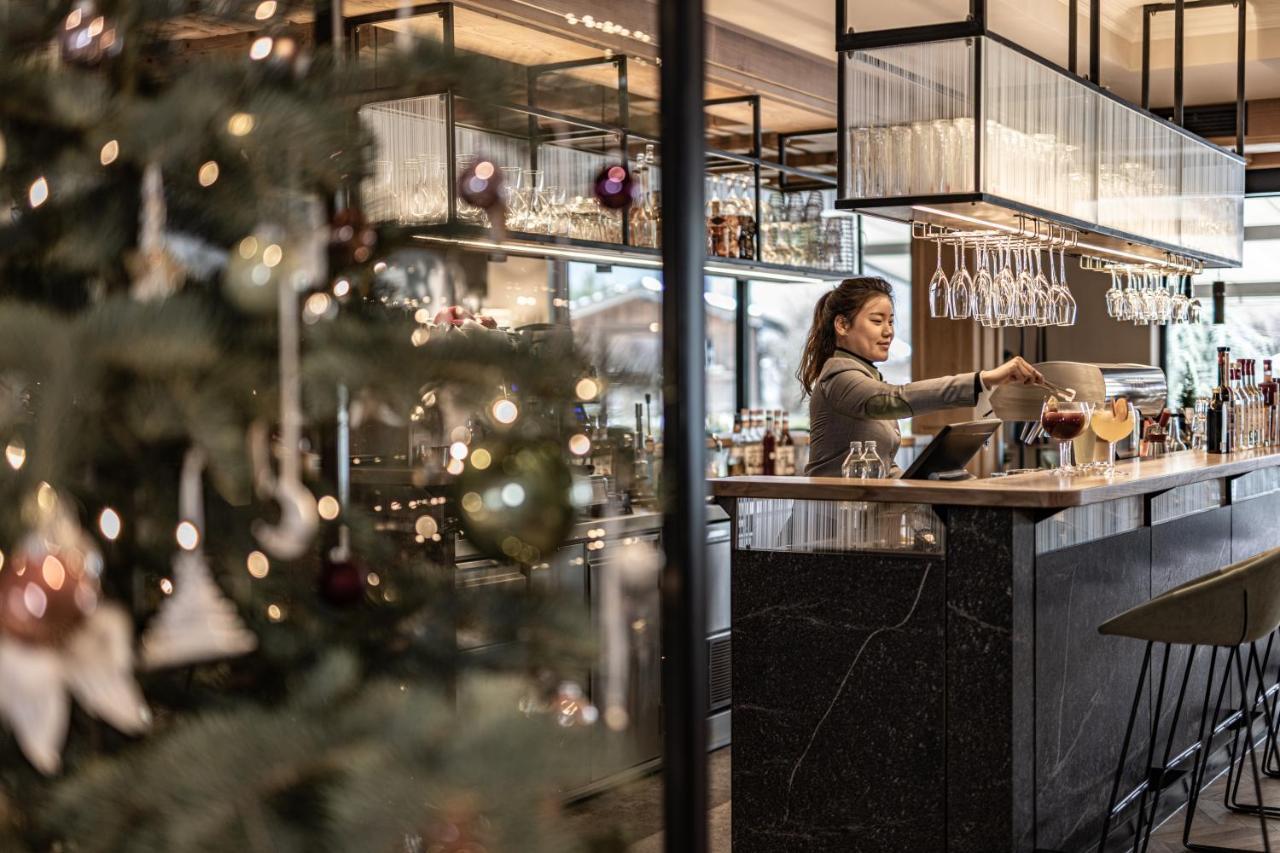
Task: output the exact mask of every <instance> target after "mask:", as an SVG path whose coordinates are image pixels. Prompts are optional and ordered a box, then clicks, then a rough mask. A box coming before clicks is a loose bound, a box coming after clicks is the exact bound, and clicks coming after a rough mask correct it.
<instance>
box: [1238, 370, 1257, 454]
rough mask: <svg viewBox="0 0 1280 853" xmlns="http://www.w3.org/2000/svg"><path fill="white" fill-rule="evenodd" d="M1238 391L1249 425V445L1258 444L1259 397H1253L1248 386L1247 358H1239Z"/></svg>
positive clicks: (1255, 445)
mask: <svg viewBox="0 0 1280 853" xmlns="http://www.w3.org/2000/svg"><path fill="white" fill-rule="evenodd" d="M1240 393H1241V395H1243V396H1244V408H1245V418H1246V420H1247V421H1248V427H1249V442H1248V443H1249V447H1257V446H1258V407H1259V404H1260V403H1261V397H1257V398H1255V397H1254V395H1253V389H1252V388H1251V387H1249V360H1248V359H1247V358H1242V359H1240Z"/></svg>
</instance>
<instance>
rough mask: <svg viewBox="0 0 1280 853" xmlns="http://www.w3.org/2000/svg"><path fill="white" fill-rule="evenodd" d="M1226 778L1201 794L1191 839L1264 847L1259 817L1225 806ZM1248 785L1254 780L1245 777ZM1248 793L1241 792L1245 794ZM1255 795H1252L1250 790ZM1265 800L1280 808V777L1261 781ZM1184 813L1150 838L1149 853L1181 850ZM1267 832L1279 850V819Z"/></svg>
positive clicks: (1243, 846) (1168, 852) (1251, 848)
mask: <svg viewBox="0 0 1280 853" xmlns="http://www.w3.org/2000/svg"><path fill="white" fill-rule="evenodd" d="M1224 784H1225V777H1224V778H1223V779H1219V780H1218V781H1217V783H1215V784H1214V785H1211V786H1210V787H1209V789H1208V790H1207V791H1205V792H1204V793H1203V794H1201V795H1200V806H1199V808H1198V809H1197V813H1196V820H1195V829H1194V831H1193V834H1192V837H1191V840H1192V841H1193V842H1198V843H1201V844H1213V845H1217V846H1219V847H1228V848H1233V849H1236V850H1262V849H1263V847H1262V830H1261V827H1260V826H1259V825H1258V819H1257V818H1256V817H1251V816H1249V815H1240V814H1234V813H1232V812H1229V811H1227V809H1226V808H1224V807H1223V805H1222V787H1223V785H1224ZM1244 784H1245V786H1251V785H1252V784H1253V780H1252V778H1251V777H1249V776H1246V777H1245V779H1244ZM1245 793H1246V792H1244V791H1242V792H1241V796H1242V797H1243V796H1244V795H1245ZM1249 796H1250V797H1252V794H1251V793H1249ZM1262 799H1263V801H1264V802H1267V803H1269V804H1271V805H1274V806H1278V807H1280V779H1264V780H1263V782H1262ZM1183 815H1184V813H1183V812H1178V814H1176V815H1174V816H1173V818H1171V819H1170V820H1169V821H1168V822H1166V823H1165V824H1164V826H1162V827H1160V829H1158V830H1156V833H1155V835H1153V836H1152V838H1151V847H1150V848H1148V850H1149V853H1181V851H1183V850H1185V849H1186V848H1184V847H1183V846H1182V823H1183V820H1184V817H1183ZM1267 834H1268V835H1269V836H1270V837H1271V846H1272V848H1273V849H1275V850H1280V819H1276V820H1272V821H1270V826H1269V827H1268V832H1267Z"/></svg>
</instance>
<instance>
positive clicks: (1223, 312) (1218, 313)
mask: <svg viewBox="0 0 1280 853" xmlns="http://www.w3.org/2000/svg"><path fill="white" fill-rule="evenodd" d="M1225 322H1227V283H1226V282H1225V281H1215V282H1214V283H1213V323H1214V325H1216V326H1221V325H1222V324H1223V323H1225Z"/></svg>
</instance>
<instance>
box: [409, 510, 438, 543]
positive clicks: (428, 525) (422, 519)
mask: <svg viewBox="0 0 1280 853" xmlns="http://www.w3.org/2000/svg"><path fill="white" fill-rule="evenodd" d="M413 529H414V530H415V531H417V533H418V535H419V536H422V537H423V538H427V537H430V536H432V535H434V534H435V532H436V531H437V530H439V529H440V525H439V524H437V523H436V520H435V519H434V518H432V517H431V516H429V515H420V516H418V520H417V521H415V522H414V523H413Z"/></svg>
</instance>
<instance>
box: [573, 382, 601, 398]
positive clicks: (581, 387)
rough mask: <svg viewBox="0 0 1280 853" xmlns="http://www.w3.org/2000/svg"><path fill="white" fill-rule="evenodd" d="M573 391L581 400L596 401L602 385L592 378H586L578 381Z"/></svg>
mask: <svg viewBox="0 0 1280 853" xmlns="http://www.w3.org/2000/svg"><path fill="white" fill-rule="evenodd" d="M573 390H574V393H575V394H577V395H578V399H579V400H594V399H595V398H596V397H597V396H598V395H599V394H600V383H599V382H597V381H596V380H594V379H592V378H591V377H590V376H585V377H583V378H582V379H579V380H578V384H577V385H576V386H575V387H574V389H573Z"/></svg>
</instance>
